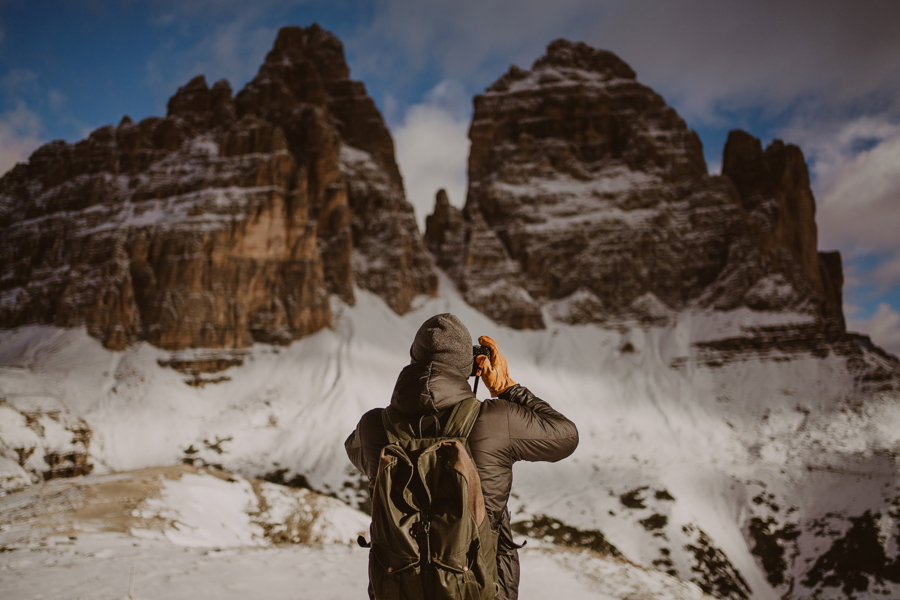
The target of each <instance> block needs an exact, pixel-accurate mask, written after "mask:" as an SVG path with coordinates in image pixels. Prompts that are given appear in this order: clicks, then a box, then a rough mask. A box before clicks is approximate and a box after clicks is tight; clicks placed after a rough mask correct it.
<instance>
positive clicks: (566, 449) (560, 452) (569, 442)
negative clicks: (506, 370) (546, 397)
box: [498, 384, 578, 462]
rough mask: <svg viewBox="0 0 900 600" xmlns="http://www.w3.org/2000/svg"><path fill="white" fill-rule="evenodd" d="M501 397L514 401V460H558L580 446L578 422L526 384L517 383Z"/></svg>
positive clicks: (511, 427)
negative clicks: (553, 406) (567, 416)
mask: <svg viewBox="0 0 900 600" xmlns="http://www.w3.org/2000/svg"><path fill="white" fill-rule="evenodd" d="M498 398H501V399H502V400H506V401H508V402H510V404H512V406H510V410H509V438H510V439H509V441H510V446H511V452H512V459H513V461H517V460H527V461H549V462H556V461H558V460H562V459H563V458H566V457H567V456H569V455H570V454H572V453H573V452H574V451H575V448H576V447H577V446H578V428H577V427H575V423H573V422H572V421H570V420H569V419H567V418H566V417H564V416H563V415H562V414H560V413H559V412H557V411H555V410H553V408H551V407H550V405H549V404H547V403H546V402H544V401H543V400H541V399H540V398H538V397H537V396H535V395H534V394H532V393H531V391H530V390H529V389H528V388H526V387H525V386H522V385H518V384H516V385H514V386H512V387H510V388H509V389H507V390H506V391H505V392H503V393H502V394H500V395H499V396H498Z"/></svg>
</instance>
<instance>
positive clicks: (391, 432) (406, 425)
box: [381, 398, 481, 444]
mask: <svg viewBox="0 0 900 600" xmlns="http://www.w3.org/2000/svg"><path fill="white" fill-rule="evenodd" d="M480 412H481V402H480V401H479V400H478V398H468V399H466V400H463V401H462V402H460V403H458V404H457V405H456V406H454V407H453V409H452V410H451V412H450V418H449V419H447V424H446V425H445V426H444V430H443V432H442V433H441V434H440V436H439V437H454V438H468V437H469V433H471V431H472V427H473V426H474V425H475V420H476V419H477V418H478V414H479V413H480ZM381 421H382V423H383V424H384V431H385V432H386V433H387V437H388V441H389V442H390V443H391V444H396V443H398V442H400V441H402V440H409V439H417V438H418V437H419V436H418V435H416V431H415V429H414V428H413V425H412V423H411V422H410V421H409V419H408V418H406V416H405V415H403V414H402V413H400V411H398V410H397V409H396V408H394V407H393V406H388V407H387V408H386V409H384V411H383V412H382V413H381Z"/></svg>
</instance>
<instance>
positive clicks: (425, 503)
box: [369, 398, 498, 600]
mask: <svg viewBox="0 0 900 600" xmlns="http://www.w3.org/2000/svg"><path fill="white" fill-rule="evenodd" d="M480 409H481V405H480V402H479V401H478V400H477V399H475V398H470V399H468V400H464V401H463V402H460V403H459V404H457V405H456V406H454V407H453V409H452V412H451V413H450V416H449V419H448V421H447V423H446V424H445V425H444V427H443V431H441V430H440V424H439V422H438V420H437V418H435V419H434V422H435V428H436V429H438V432H437V433H436V436H437V437H428V438H423V437H420V436H417V435H416V433H415V430H414V427H413V424H412V423H410V422H409V421H408V420H407V419H406V418H405V417H404V416H403V415H402V414H401V413H399V412H398V411H397V410H395V409H394V408H393V407H388V408H387V409H385V410H384V412H383V413H382V420H383V422H384V428H385V431H386V432H387V437H388V441H389V442H390V443H389V444H388V445H387V446H385V447H384V449H383V450H382V451H381V459H380V462H379V465H378V474H377V476H376V478H375V487H374V491H373V494H372V526H371V535H372V542H371V550H370V551H369V582H370V592H371V593H372V594H374V597H375V598H376V600H445V599H447V600H449V599H451V598H453V599H455V600H492V599H493V598H494V597H495V596H496V594H497V590H498V586H497V534H496V533H495V532H494V531H493V530H492V529H491V524H490V521H491V519H490V518H489V516H488V514H487V511H486V509H485V506H484V497H483V495H482V491H481V480H480V479H479V478H478V471H477V470H476V467H475V463H474V462H473V461H472V458H471V457H470V456H469V452H468V450H467V448H466V438H468V436H469V432H470V431H471V430H472V426H473V425H474V424H475V419H476V418H477V417H478V412H479V410H480ZM426 418H427V417H426ZM417 424H418V425H420V426H421V422H420V421H419V422H417ZM420 433H421V430H420Z"/></svg>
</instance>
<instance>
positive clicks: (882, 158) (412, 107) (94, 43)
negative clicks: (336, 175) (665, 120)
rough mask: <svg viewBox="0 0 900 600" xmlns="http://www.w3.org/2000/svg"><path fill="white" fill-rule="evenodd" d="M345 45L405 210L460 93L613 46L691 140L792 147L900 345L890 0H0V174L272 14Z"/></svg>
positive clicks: (898, 164)
mask: <svg viewBox="0 0 900 600" xmlns="http://www.w3.org/2000/svg"><path fill="white" fill-rule="evenodd" d="M313 22H318V23H319V24H320V25H322V26H323V27H324V28H326V29H328V30H330V31H332V32H334V33H335V34H336V35H338V37H340V38H341V39H342V40H343V42H344V45H345V50H346V54H347V60H348V63H349V65H350V69H351V76H352V77H353V78H354V79H359V80H361V81H363V82H365V84H366V86H367V87H368V89H369V92H370V94H371V95H372V97H373V98H374V99H375V101H376V102H377V104H378V105H379V107H380V108H381V110H382V112H383V113H384V114H385V117H386V119H387V121H388V125H389V126H390V128H391V131H392V133H393V134H394V137H395V141H396V144H397V156H398V162H399V163H400V168H401V171H402V172H403V174H404V178H405V183H406V187H407V191H408V194H409V199H410V201H411V202H412V203H413V205H414V206H415V207H416V211H417V214H418V217H419V219H420V221H422V220H424V216H425V214H427V213H428V212H430V208H431V205H432V203H433V197H434V192H435V190H436V189H437V187H445V188H446V189H447V190H448V192H449V194H450V198H451V202H453V203H455V204H458V205H459V204H462V202H463V200H464V197H463V195H464V191H465V160H466V154H467V150H468V141H467V139H466V130H467V128H468V123H469V118H470V116H471V98H472V95H474V94H476V93H479V92H481V91H482V90H484V88H485V87H487V86H488V85H490V83H491V82H493V81H494V80H495V79H496V78H497V77H499V76H500V75H501V74H502V73H503V72H505V70H506V69H507V68H508V66H509V65H510V64H512V63H515V64H518V65H519V66H521V67H523V68H527V67H530V65H531V63H532V62H533V61H534V60H535V59H536V58H537V57H538V56H540V55H541V54H542V53H543V50H544V48H545V46H546V45H547V44H548V43H549V42H550V41H552V40H554V39H556V38H559V37H565V38H568V39H572V40H577V41H584V42H587V43H589V44H591V45H592V46H595V47H598V48H605V49H608V50H612V51H613V52H615V53H616V54H618V55H619V56H620V57H622V58H623V59H624V60H625V61H626V62H628V63H629V64H630V65H631V66H632V67H633V68H634V69H635V71H636V72H637V73H638V79H639V80H640V81H641V82H643V83H645V84H647V85H650V86H651V87H653V88H654V89H655V90H656V91H658V92H659V93H661V94H662V95H663V97H665V98H666V100H667V101H668V102H669V103H670V104H671V105H672V106H674V107H675V108H676V110H678V112H679V113H680V114H681V115H682V116H683V117H684V118H685V119H686V120H687V122H688V124H689V125H690V126H691V127H692V128H694V129H696V130H697V131H698V133H699V134H700V137H701V139H702V140H703V144H704V149H705V153H706V158H707V162H708V163H709V165H710V169H711V170H712V171H716V170H717V169H718V168H719V164H720V162H721V153H722V147H723V144H724V141H725V138H726V136H727V133H728V131H729V130H730V129H733V128H742V129H745V130H747V131H749V132H750V133H752V134H753V135H755V136H757V137H759V138H761V139H762V140H763V143H764V144H767V143H768V142H769V141H771V140H772V139H773V138H776V137H778V138H781V139H784V140H785V141H786V142H789V143H796V144H798V145H799V146H800V147H801V148H802V149H803V151H804V153H805V155H806V157H807V162H808V163H809V165H810V172H811V175H812V178H813V189H814V192H815V194H816V198H817V204H818V215H817V221H818V224H819V240H820V248H821V249H823V250H831V249H839V250H841V252H842V255H843V257H844V268H845V276H846V285H845V303H846V306H845V310H846V312H847V316H848V319H849V321H850V326H851V328H852V329H855V330H860V331H864V332H866V333H869V334H871V335H872V336H873V337H874V338H875V340H876V341H877V342H878V343H880V344H881V345H883V346H885V347H887V348H888V349H889V350H891V351H893V352H894V353H900V209H898V208H900V36H898V35H897V23H900V2H895V1H893V0H870V1H867V2H849V1H835V0H793V1H792V2H782V1H773V0H755V1H749V0H748V1H738V0H735V1H730V2H721V1H719V0H668V1H666V2H657V1H651V0H629V1H625V0H608V1H601V0H556V1H555V2H549V1H546V0H518V1H515V2H512V1H504V0H494V1H493V2H483V1H481V0H455V1H452V2H451V1H437V0H420V1H413V0H380V1H368V2H366V1H361V0H329V1H319V0H308V1H289V0H255V1H254V2H249V3H248V2H243V1H240V2H239V1H232V0H182V1H181V2H176V1H170V0H147V1H140V0H119V1H115V2H113V1H105V0H84V1H81V2H75V1H74V0H73V1H62V0H58V1H46V0H34V1H30V2H22V1H11V0H0V172H4V171H6V170H7V169H8V168H10V167H11V166H12V165H13V164H15V162H16V161H20V160H26V159H27V157H28V155H29V154H30V153H31V152H32V151H33V150H34V149H35V148H36V147H37V146H39V145H40V144H42V143H45V142H47V141H50V140H53V139H65V140H67V141H69V142H74V141H77V140H79V139H81V138H83V137H84V136H85V135H87V134H88V133H89V132H90V131H91V130H93V129H95V128H97V127H100V126H102V125H105V124H108V123H117V122H118V121H119V119H121V117H122V116H123V115H125V114H127V115H129V116H131V117H132V118H133V119H134V120H139V119H141V118H144V117H147V116H150V115H161V114H165V104H166V101H167V99H168V98H169V97H170V96H171V95H172V94H173V93H174V92H175V90H176V89H177V88H178V86H180V85H183V84H184V83H186V82H187V81H188V80H189V79H190V78H192V77H193V76H194V75H197V74H199V73H203V74H205V75H206V77H207V80H208V81H210V82H213V81H215V80H217V79H220V78H223V77H224V78H226V79H228V80H229V81H230V82H231V84H232V87H233V88H234V89H235V91H237V90H239V89H240V88H241V86H243V84H244V83H246V82H247V81H248V80H249V79H251V78H252V77H253V75H254V74H255V72H256V69H257V68H258V66H259V65H260V63H261V62H262V60H263V58H264V56H265V53H266V52H267V51H268V50H269V48H270V47H271V45H272V42H273V40H274V38H275V35H276V32H277V30H278V28H279V27H281V26H283V25H288V24H295V25H309V24H310V23H313Z"/></svg>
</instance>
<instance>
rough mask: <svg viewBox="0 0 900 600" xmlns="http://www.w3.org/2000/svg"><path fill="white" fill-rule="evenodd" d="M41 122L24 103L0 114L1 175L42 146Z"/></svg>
mask: <svg viewBox="0 0 900 600" xmlns="http://www.w3.org/2000/svg"><path fill="white" fill-rule="evenodd" d="M42 129H43V128H42V126H41V120H40V118H39V117H38V116H37V114H36V113H34V112H33V111H31V110H30V109H28V107H26V106H25V104H24V103H21V102H20V103H19V104H18V105H17V106H16V108H14V109H12V110H9V111H6V112H4V113H2V114H0V175H2V174H3V173H6V172H7V171H8V170H10V169H11V168H13V167H14V166H15V165H16V163H17V162H22V161H24V160H26V159H27V158H28V156H29V155H30V154H31V153H32V152H34V150H35V149H37V147H38V146H40V145H41V143H42V140H41V130H42Z"/></svg>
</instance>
